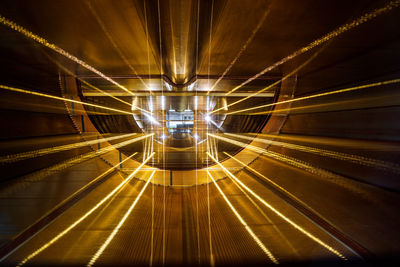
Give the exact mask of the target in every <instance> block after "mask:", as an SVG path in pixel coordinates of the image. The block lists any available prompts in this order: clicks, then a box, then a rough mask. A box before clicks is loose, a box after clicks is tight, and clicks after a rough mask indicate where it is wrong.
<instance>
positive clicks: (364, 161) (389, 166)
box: [224, 133, 400, 173]
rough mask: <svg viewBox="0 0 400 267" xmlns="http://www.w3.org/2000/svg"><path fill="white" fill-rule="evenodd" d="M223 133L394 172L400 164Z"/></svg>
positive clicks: (399, 169) (397, 170) (398, 169)
mask: <svg viewBox="0 0 400 267" xmlns="http://www.w3.org/2000/svg"><path fill="white" fill-rule="evenodd" d="M224 134H225V135H229V136H232V137H236V138H242V139H246V140H250V141H252V140H255V141H258V142H261V143H264V144H270V145H274V146H280V147H285V148H289V149H293V150H297V151H302V152H307V153H312V154H316V155H319V156H325V157H330V158H334V159H339V160H345V161H349V162H353V163H356V164H360V165H364V166H369V167H376V168H380V169H383V170H391V171H393V172H395V173H400V165H398V164H396V163H392V162H387V161H383V160H377V159H371V158H367V157H363V156H358V155H352V154H346V153H342V152H336V151H331V150H325V149H319V148H315V147H307V146H301V145H296V144H291V143H285V142H279V141H273V140H266V139H262V138H254V137H249V136H244V135H239V134H231V133H224Z"/></svg>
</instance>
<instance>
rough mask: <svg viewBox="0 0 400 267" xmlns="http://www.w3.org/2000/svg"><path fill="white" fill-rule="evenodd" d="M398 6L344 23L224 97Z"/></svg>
mask: <svg viewBox="0 0 400 267" xmlns="http://www.w3.org/2000/svg"><path fill="white" fill-rule="evenodd" d="M399 5H400V0H394V1H390V2H389V3H388V4H387V5H386V6H384V7H381V8H377V9H375V10H373V11H371V12H368V13H366V14H364V15H362V16H361V17H359V18H357V19H355V20H353V21H351V22H349V23H346V24H344V25H342V26H340V27H339V28H337V29H335V30H333V31H331V32H329V33H328V34H326V35H324V36H322V37H320V38H319V39H317V40H314V41H313V42H311V43H309V44H308V45H307V46H305V47H303V48H301V49H299V50H297V51H295V52H294V53H292V54H290V55H289V56H287V57H285V58H282V59H281V60H279V61H278V62H276V63H274V64H273V65H271V66H269V67H267V68H265V69H264V70H262V71H261V72H259V73H257V74H256V75H254V76H253V77H251V78H249V79H247V80H246V81H244V82H243V83H241V84H240V85H238V86H236V87H235V88H233V89H232V90H230V91H229V92H228V93H226V95H229V94H231V93H233V92H235V91H236V90H238V89H239V88H241V87H242V86H244V85H246V84H248V83H250V82H251V81H253V80H255V79H257V78H258V77H260V76H262V75H263V74H265V73H266V72H268V71H271V70H273V69H275V68H276V67H278V66H280V65H282V64H284V63H286V62H288V61H289V60H291V59H293V58H295V57H297V56H299V55H301V54H304V53H305V52H307V51H309V50H311V49H313V48H315V47H317V46H319V45H321V44H323V43H326V42H327V41H329V40H330V39H332V38H335V37H337V36H339V35H340V34H342V33H344V32H347V31H349V30H351V29H353V28H355V27H357V26H359V25H361V24H363V23H365V22H368V21H369V20H371V19H373V18H375V17H377V16H379V15H381V14H383V13H385V12H388V11H390V10H392V9H393V8H396V7H398V6H399Z"/></svg>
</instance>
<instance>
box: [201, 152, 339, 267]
mask: <svg viewBox="0 0 400 267" xmlns="http://www.w3.org/2000/svg"><path fill="white" fill-rule="evenodd" d="M207 155H208V156H209V157H210V158H211V159H212V160H214V161H215V163H217V164H218V165H219V166H220V167H221V168H222V169H223V170H224V172H225V173H226V174H227V175H228V176H229V177H230V178H232V179H234V180H235V181H236V182H237V183H239V184H240V185H241V186H242V187H243V188H244V189H245V190H246V191H247V192H249V193H250V194H251V195H252V196H254V197H255V198H256V199H257V200H258V201H260V202H261V203H262V204H264V206H266V207H267V208H269V209H270V210H271V211H272V212H274V213H275V214H276V215H278V216H279V217H281V218H282V219H283V220H285V221H286V222H287V223H289V224H290V225H291V226H293V227H294V228H295V229H297V230H298V231H300V232H301V233H303V234H304V235H306V236H307V237H309V238H310V239H312V240H314V241H315V242H316V243H318V244H320V245H321V246H323V247H324V248H326V249H327V250H329V251H330V252H332V253H333V254H335V255H336V256H338V257H339V258H341V259H343V260H347V259H346V257H345V256H344V255H342V254H341V253H340V252H339V251H337V250H336V249H334V248H333V247H331V246H329V245H328V244H326V243H325V242H323V241H322V240H321V239H319V238H318V237H316V236H314V235H313V234H311V233H309V232H308V231H307V230H305V229H304V228H302V227H301V226H299V225H298V224H296V223H295V222H293V221H292V220H290V219H289V218H288V217H286V216H285V215H283V214H282V213H281V212H279V211H278V210H277V209H275V208H274V207H273V206H271V205H270V204H269V203H267V202H266V201H265V200H264V199H263V198H261V197H260V196H259V195H257V194H256V193H255V192H254V191H253V190H251V189H250V188H249V187H247V186H246V185H245V184H244V183H242V181H240V180H239V179H238V178H237V177H236V176H235V175H233V174H232V173H231V172H230V171H229V170H228V169H226V168H225V167H224V166H223V165H222V164H221V163H220V162H218V161H217V160H216V159H215V158H214V157H213V156H212V155H211V154H210V153H207Z"/></svg>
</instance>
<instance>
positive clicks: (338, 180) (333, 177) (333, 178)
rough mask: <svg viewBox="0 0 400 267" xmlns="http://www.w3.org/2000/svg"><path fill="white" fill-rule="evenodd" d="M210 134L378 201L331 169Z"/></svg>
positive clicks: (355, 183)
mask: <svg viewBox="0 0 400 267" xmlns="http://www.w3.org/2000/svg"><path fill="white" fill-rule="evenodd" d="M208 135H209V136H212V137H214V138H217V139H220V140H222V141H225V142H228V143H231V144H234V145H237V146H240V147H243V148H245V149H249V150H251V151H254V152H256V153H259V154H262V155H265V156H267V157H269V158H272V159H274V160H277V161H281V162H283V163H285V164H289V165H291V166H294V167H296V168H299V169H302V170H305V171H307V172H310V173H312V174H315V175H318V176H321V177H324V178H327V181H329V182H332V183H334V184H336V185H338V186H341V187H344V188H346V189H348V190H350V191H352V192H354V193H356V194H358V195H360V196H362V197H364V198H365V199H367V200H368V201H370V202H374V203H375V202H376V199H375V198H374V197H373V196H371V194H370V192H368V191H366V190H363V189H362V188H360V186H359V183H358V182H355V181H352V180H351V179H346V178H344V177H343V176H340V175H338V174H335V173H332V172H330V171H326V170H324V169H320V168H316V167H314V166H312V165H311V164H309V163H307V162H304V161H301V160H299V159H296V158H292V157H288V156H284V155H282V154H279V153H276V152H272V151H268V150H266V149H263V148H260V147H256V146H253V145H248V144H246V143H243V142H239V141H236V140H232V139H229V138H225V137H222V136H218V135H214V134H208Z"/></svg>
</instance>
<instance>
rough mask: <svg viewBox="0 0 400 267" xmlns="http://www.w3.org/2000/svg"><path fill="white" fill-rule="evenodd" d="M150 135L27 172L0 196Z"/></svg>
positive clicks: (0, 193)
mask: <svg viewBox="0 0 400 267" xmlns="http://www.w3.org/2000/svg"><path fill="white" fill-rule="evenodd" d="M152 135H154V134H147V135H144V136H141V137H137V138H134V139H130V140H127V141H124V142H120V143H117V144H114V145H110V146H107V147H104V148H101V149H100V150H95V151H92V152H89V153H86V154H83V155H79V156H77V157H73V158H70V159H68V160H66V161H63V162H60V163H57V164H55V165H53V166H50V167H48V168H45V169H41V170H39V171H36V172H34V173H31V174H28V175H26V176H24V177H21V178H20V179H18V182H16V183H13V184H12V185H11V186H10V187H9V188H7V190H5V192H0V197H1V196H5V195H8V194H9V193H10V192H14V191H15V190H18V189H19V188H23V187H24V186H26V185H27V184H31V183H32V182H37V181H39V180H42V179H43V178H46V177H48V176H49V175H54V174H55V173H56V172H59V171H62V170H65V169H67V168H70V167H72V166H74V165H76V164H79V163H81V162H84V161H86V160H89V159H92V158H95V157H98V156H101V155H104V154H106V153H108V152H110V151H112V150H115V149H117V148H120V147H124V146H127V145H130V144H132V143H134V142H137V141H140V140H142V139H144V138H148V137H150V136H152Z"/></svg>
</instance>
